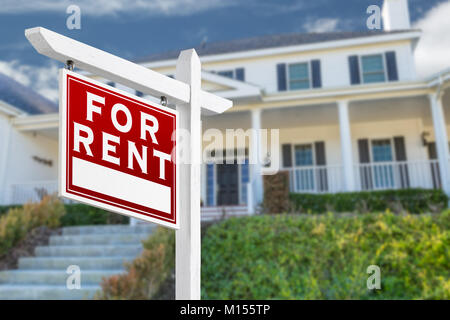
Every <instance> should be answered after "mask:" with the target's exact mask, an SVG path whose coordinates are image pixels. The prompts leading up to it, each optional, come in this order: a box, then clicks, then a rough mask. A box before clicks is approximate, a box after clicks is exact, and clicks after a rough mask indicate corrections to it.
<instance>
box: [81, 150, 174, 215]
mask: <svg viewBox="0 0 450 320" xmlns="http://www.w3.org/2000/svg"><path fill="white" fill-rule="evenodd" d="M72 159H73V160H72V183H73V184H74V185H75V186H78V187H81V188H85V189H88V190H91V191H94V192H98V193H102V194H105V195H108V196H111V197H115V198H118V199H122V200H125V201H129V202H132V203H135V204H138V205H141V206H144V207H148V208H152V209H155V210H158V211H162V212H165V213H170V207H171V201H170V200H171V198H170V187H167V186H163V185H160V184H158V183H155V182H152V181H148V180H145V179H142V178H138V177H135V176H132V175H130V174H128V173H123V172H120V171H117V170H113V169H110V168H106V167H103V166H100V165H98V164H95V163H92V162H89V161H86V160H82V159H79V158H76V157H73V158H72Z"/></svg>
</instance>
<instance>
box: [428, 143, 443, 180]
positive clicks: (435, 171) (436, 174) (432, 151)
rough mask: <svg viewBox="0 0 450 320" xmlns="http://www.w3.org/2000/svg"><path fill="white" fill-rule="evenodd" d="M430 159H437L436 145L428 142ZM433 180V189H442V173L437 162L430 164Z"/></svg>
mask: <svg viewBox="0 0 450 320" xmlns="http://www.w3.org/2000/svg"><path fill="white" fill-rule="evenodd" d="M427 146H428V158H429V159H430V160H436V159H437V151H436V143H435V142H428V145H427ZM430 169H431V178H432V179H433V188H434V189H440V188H441V187H442V183H441V173H440V171H439V164H438V163H437V162H435V161H434V162H432V163H430Z"/></svg>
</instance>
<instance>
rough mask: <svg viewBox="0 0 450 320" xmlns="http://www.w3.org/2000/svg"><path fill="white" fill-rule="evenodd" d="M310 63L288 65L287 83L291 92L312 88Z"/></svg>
mask: <svg viewBox="0 0 450 320" xmlns="http://www.w3.org/2000/svg"><path fill="white" fill-rule="evenodd" d="M309 69H310V67H309V62H302V63H292V64H289V65H288V70H287V78H288V79H287V80H288V81H287V82H288V89H289V90H302V89H303V90H304V89H310V88H311V72H310V70H309Z"/></svg>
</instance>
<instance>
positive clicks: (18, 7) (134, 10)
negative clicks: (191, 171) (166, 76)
mask: <svg viewBox="0 0 450 320" xmlns="http://www.w3.org/2000/svg"><path fill="white" fill-rule="evenodd" d="M344 3H345V5H344ZM382 3H383V0H314V1H311V0H78V1H67V0H33V1H30V0H0V72H2V73H4V74H6V75H8V76H10V77H12V78H14V79H15V80H17V81H19V82H21V83H22V84H24V85H27V86H30V87H32V88H33V89H34V90H36V91H38V92H39V93H41V94H43V95H44V96H46V97H48V98H49V99H51V100H56V99H57V69H58V68H60V67H61V63H59V62H56V61H52V60H51V59H49V58H47V57H44V56H41V55H40V54H38V53H37V52H36V51H35V50H34V49H33V48H32V47H31V45H30V44H29V43H28V41H27V40H26V38H25V36H24V30H25V29H26V28H30V27H35V26H42V27H45V28H48V29H50V30H53V31H55V32H58V33H61V34H63V35H66V36H68V37H71V38H74V39H76V40H79V41H82V42H84V43H87V44H89V45H92V46H95V47H97V48H100V49H102V50H105V51H108V52H110V53H113V54H115V55H118V56H120V57H123V58H126V59H135V58H141V57H145V56H146V55H149V54H152V53H157V52H164V51H169V50H174V49H180V50H181V49H186V48H190V47H195V46H197V45H199V44H200V43H201V42H202V41H207V42H216V41H226V40H232V39H240V38H247V37H254V36H262V35H266V34H279V33H293V32H327V31H363V30H367V26H366V20H367V18H368V14H367V13H366V9H367V7H368V6H370V5H379V6H380V7H381V5H382ZM71 4H75V5H77V6H79V8H80V10H81V29H79V30H77V29H74V30H69V29H68V28H67V26H66V20H67V18H68V17H69V16H70V14H68V13H66V10H67V8H68V7H69V6H70V5H71ZM409 9H410V16H411V22H412V26H413V27H414V28H420V29H421V30H422V31H423V36H422V39H421V41H420V42H419V45H418V47H417V50H416V53H415V55H416V64H417V66H416V67H417V70H418V74H419V75H420V76H427V75H430V74H431V73H435V72H438V71H440V70H443V69H445V68H447V67H450V63H449V62H448V61H450V59H449V58H448V57H449V56H450V19H449V18H448V17H450V0H409ZM430 57H433V58H430Z"/></svg>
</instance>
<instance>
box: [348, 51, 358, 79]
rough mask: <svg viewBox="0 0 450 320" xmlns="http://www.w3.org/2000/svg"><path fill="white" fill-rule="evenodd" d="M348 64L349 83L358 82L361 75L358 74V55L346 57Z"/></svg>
mask: <svg viewBox="0 0 450 320" xmlns="http://www.w3.org/2000/svg"><path fill="white" fill-rule="evenodd" d="M348 65H349V67H350V83H351V84H352V85H354V84H360V83H361V77H360V76H359V60H358V56H350V57H348Z"/></svg>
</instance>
